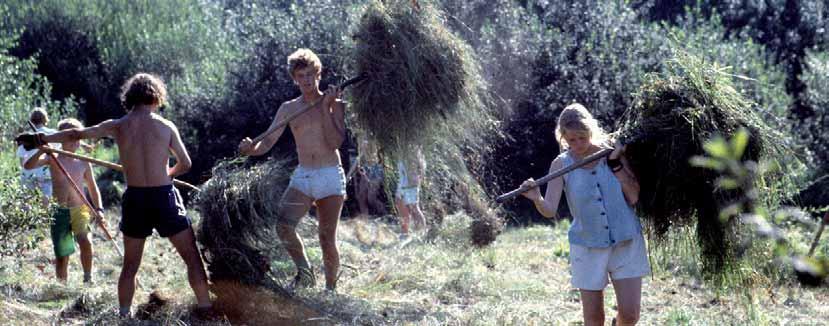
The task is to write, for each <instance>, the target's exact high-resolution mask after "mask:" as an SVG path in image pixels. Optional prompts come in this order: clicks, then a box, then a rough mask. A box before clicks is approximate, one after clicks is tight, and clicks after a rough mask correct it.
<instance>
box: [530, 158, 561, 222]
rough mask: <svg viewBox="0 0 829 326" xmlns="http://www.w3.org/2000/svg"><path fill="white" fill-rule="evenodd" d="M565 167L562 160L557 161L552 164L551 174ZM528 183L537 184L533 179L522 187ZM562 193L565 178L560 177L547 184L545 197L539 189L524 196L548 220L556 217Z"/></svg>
mask: <svg viewBox="0 0 829 326" xmlns="http://www.w3.org/2000/svg"><path fill="white" fill-rule="evenodd" d="M563 165H564V164H563V162H562V160H561V159H558V158H557V159H555V160H554V161H553V163H551V164H550V172H552V171H556V170H559V169H561V168H562V167H563ZM528 183H535V181H534V180H532V179H530V180H527V181H525V182H524V184H522V186H524V185H526V184H528ZM562 192H564V178H563V177H558V178H555V179H553V180H550V181H549V182H547V191H546V193H545V195H544V196H543V197H542V196H541V191H540V190H539V188H534V189H532V190H530V191H527V192H525V193H523V195H524V196H525V197H527V198H529V199H530V200H532V201H533V204H534V205H535V209H537V210H538V212H539V213H541V215H543V216H544V217H546V218H554V217H555V216H556V211H557V210H558V204H559V201H561V193H562Z"/></svg>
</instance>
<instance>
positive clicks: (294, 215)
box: [276, 188, 312, 269]
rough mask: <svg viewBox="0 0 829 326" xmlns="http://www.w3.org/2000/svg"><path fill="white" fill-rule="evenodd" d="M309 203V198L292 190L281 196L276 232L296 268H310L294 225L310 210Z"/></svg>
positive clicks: (289, 189)
mask: <svg viewBox="0 0 829 326" xmlns="http://www.w3.org/2000/svg"><path fill="white" fill-rule="evenodd" d="M311 201H312V199H311V197H308V196H306V195H305V194H303V193H302V192H301V191H299V190H296V189H294V188H288V190H286V191H285V194H284V195H283V196H282V207H281V209H280V212H279V218H280V220H279V221H278V222H277V226H276V231H277V234H278V235H279V239H280V240H281V241H282V246H284V247H285V250H287V251H288V254H289V255H291V259H292V260H293V261H294V264H295V265H296V266H297V268H306V269H310V268H311V265H310V263H308V257H307V256H306V255H305V246H304V245H303V244H302V239H300V238H299V234H297V233H296V225H297V223H299V220H300V219H302V217H303V216H305V214H307V213H308V209H310V208H311Z"/></svg>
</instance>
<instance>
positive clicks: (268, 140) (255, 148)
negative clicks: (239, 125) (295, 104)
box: [239, 103, 288, 156]
mask: <svg viewBox="0 0 829 326" xmlns="http://www.w3.org/2000/svg"><path fill="white" fill-rule="evenodd" d="M286 110H287V105H285V103H282V105H281V106H279V109H278V110H276V115H275V116H274V118H273V121H272V122H271V125H270V126H269V127H268V130H265V132H263V133H262V134H260V135H259V136H257V137H256V138H259V137H261V136H262V135H267V136H265V138H262V140H261V141H259V142H257V143H255V144H254V143H253V141H252V140H251V139H250V138H247V137H246V138H245V139H242V142H240V143H239V152H240V153H242V154H244V155H250V156H259V155H262V154H265V153H267V152H268V151H269V150H271V148H272V147H273V145H274V144H276V141H277V140H279V137H281V136H282V133H283V132H285V127H287V126H288V125H287V124H285V125H283V126H282V127H279V128H278V129H277V125H278V124H279V123H280V122H281V121H282V120H283V119H284V117H285V115H287V113H286V112H285V111H286Z"/></svg>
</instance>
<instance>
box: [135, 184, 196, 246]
mask: <svg viewBox="0 0 829 326" xmlns="http://www.w3.org/2000/svg"><path fill="white" fill-rule="evenodd" d="M189 227H190V219H189V218H187V211H186V210H185V209H184V203H182V201H181V195H180V194H179V193H178V190H177V189H176V188H174V187H173V186H172V185H167V186H160V187H127V190H126V191H125V192H124V196H123V197H122V201H121V225H120V229H121V232H123V233H124V235H126V236H129V237H131V238H140V239H143V238H146V237H148V236H150V235H151V234H152V233H153V229H156V230H157V231H158V235H160V236H162V237H165V238H166V237H169V236H172V235H175V234H177V233H179V232H181V231H184V230H186V229H187V228H189Z"/></svg>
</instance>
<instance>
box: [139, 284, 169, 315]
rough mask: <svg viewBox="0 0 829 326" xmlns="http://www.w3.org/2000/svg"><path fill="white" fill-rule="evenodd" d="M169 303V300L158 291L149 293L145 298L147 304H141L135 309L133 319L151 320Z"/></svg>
mask: <svg viewBox="0 0 829 326" xmlns="http://www.w3.org/2000/svg"><path fill="white" fill-rule="evenodd" d="M169 303H170V298H168V297H166V296H165V295H163V294H162V293H161V292H160V291H153V292H150V295H149V296H148V297H147V303H144V304H141V305H139V306H138V307H137V308H136V309H135V318H137V319H140V320H149V319H152V318H153V317H154V316H156V315H157V314H159V313H160V312H161V311H162V309H164V307H166V306H167V305H168V304H169Z"/></svg>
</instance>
